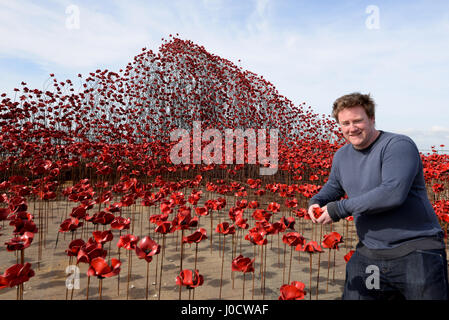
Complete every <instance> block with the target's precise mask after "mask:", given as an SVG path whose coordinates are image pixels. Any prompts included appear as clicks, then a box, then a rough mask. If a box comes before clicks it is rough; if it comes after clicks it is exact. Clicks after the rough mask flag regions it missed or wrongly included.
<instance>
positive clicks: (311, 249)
mask: <svg viewBox="0 0 449 320" xmlns="http://www.w3.org/2000/svg"><path fill="white" fill-rule="evenodd" d="M295 250H296V251H304V252H308V253H315V252H323V249H321V246H320V245H319V244H318V243H317V242H316V241H309V242H307V243H306V244H305V245H304V247H302V246H301V245H300V244H299V245H298V246H297V247H296V249H295Z"/></svg>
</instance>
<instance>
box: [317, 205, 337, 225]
mask: <svg viewBox="0 0 449 320" xmlns="http://www.w3.org/2000/svg"><path fill="white" fill-rule="evenodd" d="M321 209H323V210H324V211H323V213H322V214H321V216H320V217H319V218H318V219H317V221H316V222H317V223H322V224H330V223H332V222H333V221H332V218H331V217H330V216H329V212H327V206H324V207H323V208H321Z"/></svg>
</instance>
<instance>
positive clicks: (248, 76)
mask: <svg viewBox="0 0 449 320" xmlns="http://www.w3.org/2000/svg"><path fill="white" fill-rule="evenodd" d="M45 87H46V89H44V90H38V89H30V88H28V87H27V84H26V82H22V83H21V86H20V87H19V88H16V89H15V90H14V94H13V95H12V96H8V95H7V94H1V100H0V101H1V102H0V123H1V125H0V127H1V132H0V146H1V147H0V241H1V244H2V248H1V249H0V298H1V299H17V300H21V299H25V300H28V299H29V300H37V299H57V300H91V299H94V300H97V299H109V300H111V299H120V300H126V299H129V300H131V299H132V300H135V299H142V300H145V299H148V300H159V299H162V300H167V299H171V300H176V299H181V300H195V299H242V300H252V299H266V300H274V299H284V300H291V299H297V300H301V299H306V300H319V299H339V298H340V297H341V293H342V290H343V283H344V276H345V274H344V270H345V264H346V262H347V261H348V260H349V259H350V257H351V253H352V252H353V250H354V249H355V245H356V244H357V242H358V239H357V235H356V231H355V226H354V222H353V220H352V217H349V218H347V219H345V220H343V221H340V222H338V223H334V224H331V225H325V226H322V225H316V224H312V223H311V221H310V219H309V217H308V215H307V213H306V208H307V204H308V201H309V199H310V198H311V197H312V196H313V195H314V194H316V193H317V192H318V191H319V190H320V188H321V187H322V185H323V184H324V183H325V182H326V179H327V176H328V175H329V172H330V168H331V164H332V156H333V154H334V153H335V151H336V150H337V149H338V148H339V147H341V146H342V145H343V144H344V143H345V141H344V139H343V137H342V135H341V134H340V133H339V128H338V127H337V125H336V123H335V121H334V120H332V119H331V118H330V117H328V116H325V115H319V114H316V113H314V112H313V110H312V108H311V107H306V106H305V103H302V104H299V105H295V104H293V103H292V102H291V101H290V100H288V99H287V98H286V97H284V96H282V95H280V94H279V92H278V91H277V90H276V88H275V87H274V86H273V85H272V84H271V83H270V82H269V81H267V80H266V79H264V78H263V77H262V76H259V75H256V74H254V73H252V72H250V71H246V70H243V69H242V68H241V67H238V66H236V65H235V64H234V63H232V62H231V61H229V60H226V59H224V58H221V57H219V56H217V55H214V54H211V53H209V52H208V51H207V50H206V49H205V48H204V47H202V46H198V45H196V44H194V43H193V42H191V41H188V40H182V39H179V38H177V37H173V36H170V38H169V39H168V40H163V44H162V45H161V46H160V48H159V52H157V53H154V52H152V51H151V50H147V49H145V48H144V49H142V52H141V53H140V54H138V55H136V56H135V57H134V59H133V61H132V62H130V63H128V65H127V66H126V67H124V68H123V69H120V70H119V71H117V72H114V71H109V70H96V71H95V72H91V73H89V74H88V75H87V77H85V76H83V75H81V74H79V75H78V79H77V81H76V83H75V81H73V82H72V81H71V80H65V81H58V80H57V79H56V78H55V77H54V75H53V74H51V75H50V77H49V79H48V81H47V82H46V84H45ZM194 121H201V124H202V126H203V127H204V128H205V129H214V130H218V131H219V132H224V131H225V130H226V129H229V128H230V129H241V130H246V129H249V128H251V129H267V130H268V129H275V130H277V132H278V136H279V140H278V145H277V151H278V163H277V168H276V169H277V170H276V172H275V173H274V174H272V175H260V174H259V169H260V167H264V166H267V164H266V163H263V162H259V161H257V162H256V163H255V164H253V163H250V162H249V161H248V159H249V158H251V157H252V154H251V152H253V151H251V150H250V148H249V146H248V143H247V142H245V140H243V141H240V144H239V141H237V140H236V141H234V142H233V145H232V147H233V148H234V149H235V150H236V153H237V150H240V149H242V150H245V152H244V160H245V161H243V163H238V161H237V157H236V156H234V158H233V159H232V160H233V161H231V163H229V161H221V162H220V163H219V164H217V163H194V161H187V162H185V163H179V164H175V163H173V161H172V160H171V157H170V151H171V150H172V148H173V146H174V145H175V144H176V141H171V140H172V139H170V133H171V132H173V131H174V130H176V129H179V128H182V129H185V130H191V129H192V127H193V122H194ZM193 140H194V139H192V137H190V145H191V146H192V148H191V150H193V154H192V155H189V157H191V158H192V159H194V158H195V153H198V152H199V153H200V154H201V151H203V152H205V151H204V150H206V149H207V148H208V145H210V142H208V141H203V142H202V145H201V146H200V148H195V147H194V146H195V141H193ZM220 143H222V142H220ZM265 147H266V146H264V150H265V151H267V148H265ZM271 147H272V146H269V147H268V150H269V148H271ZM258 148H260V145H259V146H258ZM208 150H210V148H209V149H208ZM432 150H433V152H432V153H428V154H421V159H422V162H423V165H424V175H425V180H426V183H427V190H428V195H429V199H430V200H431V202H432V204H433V206H434V209H435V213H436V215H437V216H438V218H439V221H440V224H441V226H442V228H443V230H444V231H445V237H446V238H445V239H447V229H448V222H449V194H448V190H449V182H448V180H449V155H445V154H439V153H438V152H437V150H436V148H435V147H432ZM258 151H259V150H258V149H256V152H258ZM216 152H217V150H214V152H213V153H214V156H217V153H216ZM219 157H220V158H223V159H224V155H222V154H220V155H219ZM259 159H260V158H259ZM314 214H315V215H316V216H319V215H320V214H321V212H320V210H316V212H314Z"/></svg>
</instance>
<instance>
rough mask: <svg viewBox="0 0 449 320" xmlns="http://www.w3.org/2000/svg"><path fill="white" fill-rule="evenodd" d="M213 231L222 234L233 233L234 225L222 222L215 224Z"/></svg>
mask: <svg viewBox="0 0 449 320" xmlns="http://www.w3.org/2000/svg"><path fill="white" fill-rule="evenodd" d="M215 232H218V233H222V234H224V235H227V234H234V233H235V226H234V225H231V226H230V225H229V223H228V222H222V223H219V224H218V225H217V227H216V228H215Z"/></svg>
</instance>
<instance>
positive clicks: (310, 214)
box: [307, 204, 320, 223]
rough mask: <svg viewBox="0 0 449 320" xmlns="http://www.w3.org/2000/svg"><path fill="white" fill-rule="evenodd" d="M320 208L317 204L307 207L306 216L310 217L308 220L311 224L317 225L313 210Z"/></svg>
mask: <svg viewBox="0 0 449 320" xmlns="http://www.w3.org/2000/svg"><path fill="white" fill-rule="evenodd" d="M319 207H320V206H319V205H318V204H312V205H311V206H310V207H309V210H308V212H307V213H308V215H309V217H310V220H312V222H313V223H317V219H316V218H315V215H314V214H313V208H319Z"/></svg>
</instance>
